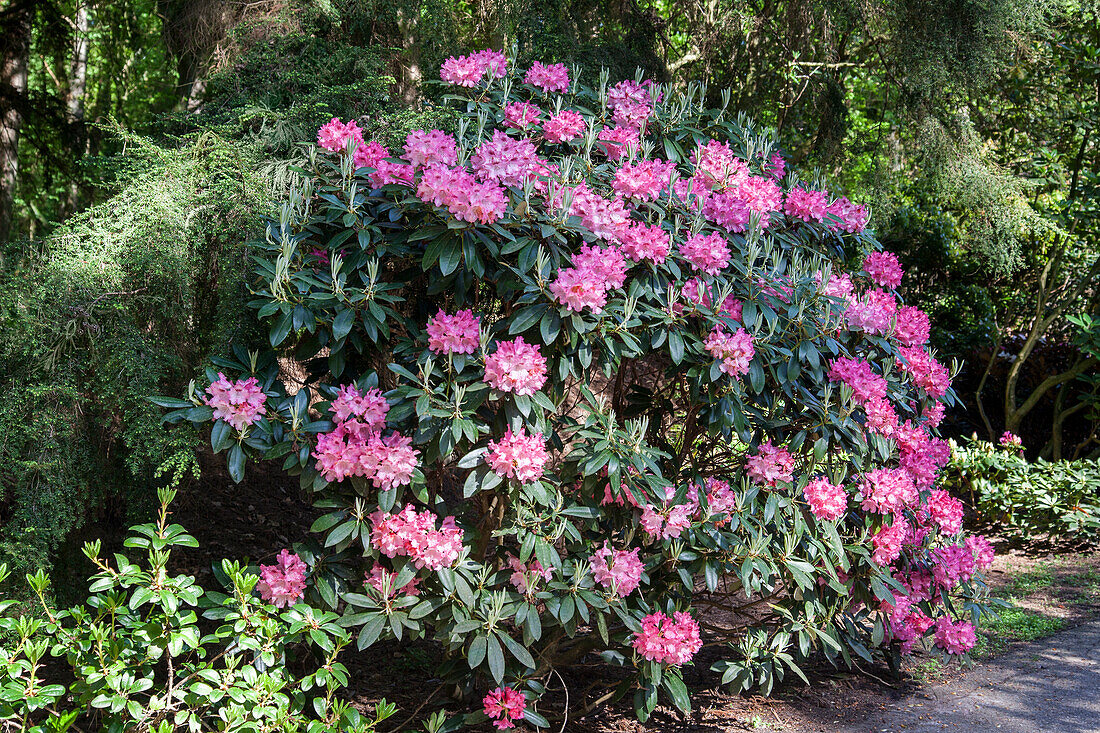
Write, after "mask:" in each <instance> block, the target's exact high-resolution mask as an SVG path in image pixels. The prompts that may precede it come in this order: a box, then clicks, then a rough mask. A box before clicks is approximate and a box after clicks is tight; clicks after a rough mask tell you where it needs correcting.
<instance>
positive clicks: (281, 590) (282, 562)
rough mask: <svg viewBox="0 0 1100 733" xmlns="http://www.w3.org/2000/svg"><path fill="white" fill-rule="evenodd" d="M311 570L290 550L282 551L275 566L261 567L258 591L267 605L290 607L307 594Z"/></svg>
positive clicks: (257, 585)
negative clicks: (307, 574) (308, 574)
mask: <svg viewBox="0 0 1100 733" xmlns="http://www.w3.org/2000/svg"><path fill="white" fill-rule="evenodd" d="M308 570H309V568H307V567H306V564H305V563H304V562H302V558H300V557H298V555H296V554H295V553H293V552H291V551H290V550H286V549H284V550H282V551H281V552H279V556H278V557H277V558H276V560H275V564H274V565H261V566H260V579H259V581H257V582H256V590H257V591H259V593H260V597H261V598H263V599H264V601H266V602H267V603H274V604H275V607H276V608H286V607H287V606H290V605H291V604H293V603H294V602H295V601H297V600H298V599H299V598H301V597H302V596H303V595H304V594H305V592H306V572H307V571H308Z"/></svg>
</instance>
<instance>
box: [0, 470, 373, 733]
mask: <svg viewBox="0 0 1100 733" xmlns="http://www.w3.org/2000/svg"><path fill="white" fill-rule="evenodd" d="M174 495H175V492H174V491H172V490H168V489H164V490H161V491H160V492H159V496H160V500H161V506H160V516H159V519H158V521H157V522H156V523H155V524H143V525H140V526H137V527H134V528H132V530H131V531H132V534H131V536H130V537H129V539H127V540H126V542H125V545H126V547H131V548H136V549H139V550H144V551H145V555H146V556H145V561H144V562H143V563H135V562H131V560H130V559H129V558H127V557H125V556H124V555H122V554H116V555H115V556H114V562H113V564H112V563H111V561H110V560H108V559H106V558H103V557H101V554H100V552H101V546H100V543H99V541H96V542H92V543H88V544H87V545H85V548H84V552H85V554H86V555H87V556H88V558H89V559H91V561H92V562H93V563H95V566H96V568H97V572H96V573H95V575H93V576H92V577H91V578H90V582H89V586H88V591H89V596H88V599H87V602H86V603H84V604H83V605H79V606H75V607H73V608H69V609H67V610H59V609H56V608H54V607H53V606H52V604H51V603H50V602H49V600H48V595H49V594H48V589H49V585H50V580H49V577H48V576H47V574H46V573H45V572H44V571H41V570H40V571H38V572H37V573H35V574H33V575H28V576H27V581H28V583H29V584H30V586H31V588H32V589H33V591H34V593H35V595H37V596H38V598H39V599H40V601H41V607H42V612H43V613H42V615H41V616H35V617H29V616H25V615H20V616H18V617H16V616H14V615H9V614H8V609H9V608H11V607H12V605H13V602H12V601H0V730H8V729H11V730H20V731H30V732H32V733H33V732H37V731H43V732H44V731H64V730H70V729H71V730H80V731H91V730H100V731H109V732H110V733H115V732H121V731H156V732H157V733H168V732H169V731H242V732H243V731H255V732H256V733H259V732H261V731H283V732H285V733H290V732H292V731H303V732H304V733H327V732H329V731H341V732H346V733H371V732H372V731H374V730H375V726H376V725H377V723H378V722H380V721H382V720H384V719H385V718H387V717H389V716H390V715H392V714H393V712H394V707H393V705H390V704H387V703H386V702H385V701H382V702H381V703H380V704H379V705H378V706H377V709H376V711H375V717H374V718H373V719H368V718H365V717H364V716H362V715H361V714H360V713H359V711H358V710H356V709H355V708H354V707H352V706H351V705H349V704H348V703H347V702H345V701H342V700H340V699H338V698H337V693H338V692H339V691H340V690H341V689H343V688H344V687H345V686H346V684H347V681H348V670H347V668H346V667H345V666H344V665H343V664H341V663H340V662H339V661H337V658H338V656H339V654H340V651H341V650H342V649H343V648H344V647H346V646H347V645H348V644H349V643H350V641H351V639H350V636H349V634H348V632H347V631H345V630H344V629H343V628H341V627H340V626H339V625H338V624H337V617H336V614H333V613H330V612H325V611H319V610H315V609H313V608H311V607H310V606H308V605H306V604H304V603H299V604H296V605H294V606H292V607H289V608H286V609H285V610H282V611H280V610H279V609H278V608H276V607H275V606H274V605H271V604H268V603H264V602H263V601H261V600H260V598H259V597H257V596H256V595H255V594H254V593H253V590H254V589H255V587H256V585H257V582H258V581H259V580H260V579H259V577H258V576H257V575H255V574H254V573H252V572H250V570H249V569H247V568H243V567H242V566H241V563H239V562H234V561H229V560H225V561H223V562H222V566H221V569H222V571H223V572H224V574H225V576H226V578H227V580H228V590H229V593H228V594H223V593H216V592H211V591H205V590H203V588H202V587H200V586H199V585H198V584H197V583H196V582H195V578H194V577H192V576H188V575H175V576H172V575H170V574H169V571H168V565H169V559H170V557H171V552H172V548H174V547H195V546H197V544H198V543H197V542H196V541H195V539H194V538H193V537H191V536H190V535H188V534H187V533H186V531H185V530H184V528H183V527H181V526H179V525H177V524H168V522H167V516H168V505H169V503H170V502H171V501H172V498H173V497H174ZM7 574H8V570H7V568H6V567H5V566H2V565H0V578H3V577H4V576H5V575H7ZM200 614H201V615H202V617H203V618H205V619H207V620H209V622H210V623H209V624H208V626H209V628H204V623H203V622H202V621H200V618H199V615H200ZM51 658H52V659H51Z"/></svg>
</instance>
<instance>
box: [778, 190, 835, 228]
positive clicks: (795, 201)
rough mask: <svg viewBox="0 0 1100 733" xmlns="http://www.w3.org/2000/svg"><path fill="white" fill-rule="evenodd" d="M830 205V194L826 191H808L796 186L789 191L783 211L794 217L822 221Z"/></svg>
mask: <svg viewBox="0 0 1100 733" xmlns="http://www.w3.org/2000/svg"><path fill="white" fill-rule="evenodd" d="M828 205H829V194H827V193H826V192H825V191H814V190H812V189H811V190H809V191H807V190H806V189H804V188H799V187H796V188H792V189H791V190H790V191H789V192H788V193H787V202H786V203H785V204H784V206H783V211H784V212H785V213H786V214H787V216H789V217H791V218H793V219H801V220H802V221H812V222H822V221H824V220H825V209H826V207H827V206H828Z"/></svg>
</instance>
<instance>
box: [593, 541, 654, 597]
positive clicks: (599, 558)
mask: <svg viewBox="0 0 1100 733" xmlns="http://www.w3.org/2000/svg"><path fill="white" fill-rule="evenodd" d="M589 562H591V564H592V578H593V579H594V580H595V581H596V582H597V583H599V584H600V585H602V586H603V587H604V588H608V589H610V590H612V591H614V593H615V595H617V596H619V597H620V598H626V597H627V596H628V595H630V594H631V593H633V592H634V590H635V589H636V588H637V587H638V584H639V583H641V582H642V570H643V567H642V561H641V559H640V558H639V557H638V548H637V547H635V548H634V549H633V550H612V549H611V546H610V545H609V544H608V543H607V542H604V543H603V547H601V548H600V549H598V550H596V551H595V552H594V553H593V554H592V556H591V557H590V558H589Z"/></svg>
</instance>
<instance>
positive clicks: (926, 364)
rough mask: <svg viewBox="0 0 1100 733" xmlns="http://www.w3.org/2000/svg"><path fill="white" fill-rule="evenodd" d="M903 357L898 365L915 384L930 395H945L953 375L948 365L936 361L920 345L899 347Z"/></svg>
mask: <svg viewBox="0 0 1100 733" xmlns="http://www.w3.org/2000/svg"><path fill="white" fill-rule="evenodd" d="M898 351H899V352H900V353H901V356H902V358H900V359H898V360H897V363H898V366H899V367H901V368H902V370H903V371H905V373H906V374H908V375H909V378H910V379H912V380H913V384H915V385H916V386H918V387H920V388H921V389H923V390H924V391H925V392H927V393H928V395H929V396H930V397H943V396H944V395H945V394H947V389H948V387H950V386H951V376H950V374H948V372H947V367H945V366H944V365H943V364H940V363H939V362H938V361H936V359H935V357H933V356H932V355H931V354H929V353H928V352H927V351H926V350H925V349H923V348H921V347H920V346H903V347H901V348H899V349H898Z"/></svg>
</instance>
